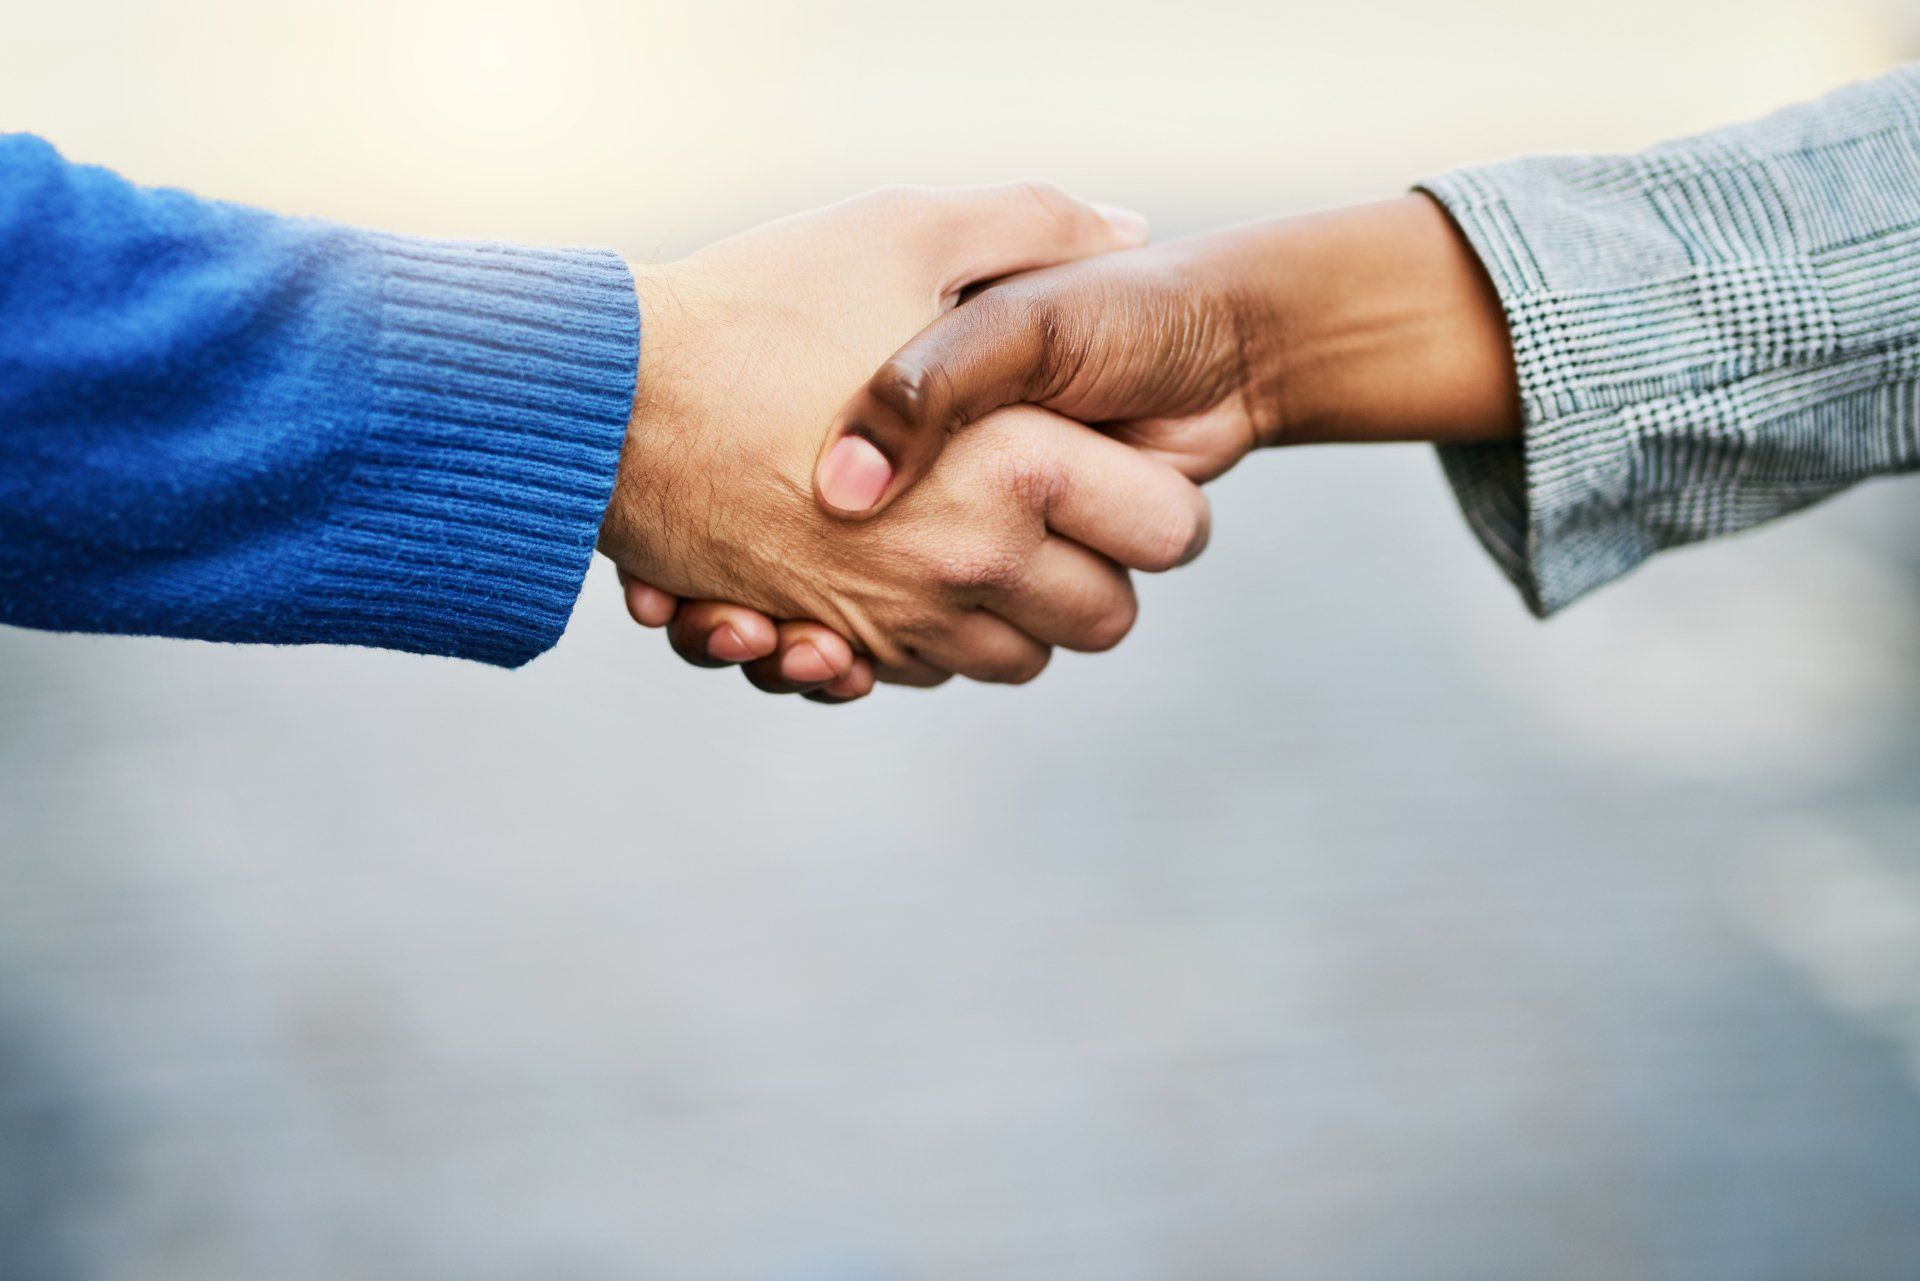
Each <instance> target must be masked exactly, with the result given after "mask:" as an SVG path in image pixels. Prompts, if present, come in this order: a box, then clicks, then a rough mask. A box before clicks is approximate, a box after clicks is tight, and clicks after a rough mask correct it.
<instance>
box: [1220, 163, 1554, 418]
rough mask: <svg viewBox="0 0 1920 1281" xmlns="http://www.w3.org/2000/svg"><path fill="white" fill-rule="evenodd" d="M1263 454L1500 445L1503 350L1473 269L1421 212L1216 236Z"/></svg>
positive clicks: (1379, 211) (1516, 412) (1376, 210)
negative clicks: (1375, 445) (1422, 444)
mask: <svg viewBox="0 0 1920 1281" xmlns="http://www.w3.org/2000/svg"><path fill="white" fill-rule="evenodd" d="M1225 236H1226V237H1228V238H1243V239H1244V241H1245V243H1242V244H1240V245H1237V246H1235V247H1234V248H1235V249H1236V252H1235V253H1234V255H1233V257H1234V259H1235V260H1236V261H1237V262H1238V263H1240V264H1243V265H1247V266H1250V267H1252V268H1253V269H1252V270H1250V271H1247V272H1246V273H1245V274H1244V277H1243V280H1244V284H1243V287H1242V288H1241V289H1240V291H1239V292H1238V294H1237V297H1238V298H1239V299H1240V302H1239V304H1238V305H1239V308H1240V309H1241V311H1242V314H1243V315H1244V316H1245V317H1246V319H1245V320H1244V321H1243V323H1242V333H1243V335H1244V341H1245V343H1246V345H1247V347H1248V349H1249V350H1248V356H1247V361H1248V366H1249V369H1248V372H1249V375H1250V383H1251V388H1250V391H1251V399H1252V400H1253V401H1254V403H1255V404H1256V406H1264V411H1256V420H1257V421H1258V422H1259V425H1260V429H1261V437H1262V440H1263V443H1266V444H1280V445H1286V444H1308V443H1317V442H1331V441H1345V442H1358V441H1438V442H1452V441H1471V440H1503V439H1510V438H1512V437H1514V436H1517V435H1518V434H1519V431H1520V407H1519V396H1518V392H1517V389H1516V379H1515V374H1514V362H1513V349H1512V344H1511V342H1510V340H1509V338H1508V334H1507V325H1506V320H1505V317H1504V315H1503V314H1502V311H1501V306H1500V299H1499V296H1498V295H1497V294H1496V293H1495V292H1494V289H1493V285H1492V283H1491V281H1489V280H1488V278H1487V274H1486V271H1485V269H1484V268H1483V267H1482V266H1481V265H1480V261H1479V259H1478V258H1477V257H1476V256H1475V255H1474V253H1473V250H1472V249H1471V248H1470V247H1469V246H1468V244H1467V243H1466V241H1465V239H1464V238H1463V237H1462V236H1461V234H1460V232H1459V230H1458V228H1456V227H1455V226H1454V224H1453V221H1452V220H1451V219H1450V218H1449V217H1448V216H1447V214H1446V213H1445V211H1444V210H1442V209H1441V208H1440V206H1439V205H1438V204H1436V203H1435V202H1434V201H1433V200H1432V199H1430V198H1429V197H1427V196H1424V195H1410V196H1406V197H1403V198H1401V199H1398V200H1392V201H1387V202H1384V203H1380V204H1370V205H1360V206H1356V207H1354V208H1350V209H1341V210H1335V211H1332V212H1328V213H1322V214H1313V215H1309V216H1306V217H1300V218H1288V219H1283V220H1279V221H1276V222H1271V223H1266V224H1261V225H1260V226H1257V227H1253V228H1247V229H1243V230H1238V231H1233V232H1228V233H1225Z"/></svg>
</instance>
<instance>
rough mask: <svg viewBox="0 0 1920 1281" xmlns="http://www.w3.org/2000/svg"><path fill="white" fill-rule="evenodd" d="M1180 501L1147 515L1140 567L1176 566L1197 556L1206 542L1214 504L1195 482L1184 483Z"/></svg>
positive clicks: (1161, 568) (1163, 568)
mask: <svg viewBox="0 0 1920 1281" xmlns="http://www.w3.org/2000/svg"><path fill="white" fill-rule="evenodd" d="M1185 489H1186V491H1187V492H1185V493H1183V494H1182V495H1181V496H1180V498H1179V500H1178V501H1175V502H1169V503H1167V504H1165V505H1164V506H1163V507H1162V508H1161V509H1160V510H1159V511H1158V512H1156V513H1154V514H1153V515H1152V516H1151V517H1149V518H1148V523H1147V526H1146V528H1145V529H1144V530H1143V531H1142V534H1141V540H1140V546H1141V561H1142V563H1141V565H1140V568H1141V569H1144V570H1147V571H1149V572H1152V573H1161V572H1164V571H1166V570H1169V569H1177V568H1178V567H1180V566H1181V565H1185V564H1187V563H1188V562H1189V561H1191V560H1193V558H1194V557H1196V556H1198V555H1199V554H1200V553H1201V552H1202V551H1203V550H1205V548H1206V545H1207V538H1208V535H1209V532H1210V530H1211V527H1212V507H1211V505H1210V504H1209V503H1208V502H1207V497H1206V495H1205V494H1202V493H1201V492H1200V491H1199V489H1197V488H1195V487H1194V486H1191V485H1187V486H1185Z"/></svg>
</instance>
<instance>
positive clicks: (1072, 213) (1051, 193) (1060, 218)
mask: <svg viewBox="0 0 1920 1281" xmlns="http://www.w3.org/2000/svg"><path fill="white" fill-rule="evenodd" d="M1013 189H1014V191H1015V192H1017V193H1018V194H1019V196H1020V197H1021V198H1022V199H1023V200H1025V201H1027V202H1028V203H1030V204H1032V205H1033V206H1034V207H1035V208H1037V209H1038V210H1039V211H1040V215H1041V217H1042V218H1044V219H1046V220H1047V221H1048V222H1050V223H1052V224H1053V225H1055V226H1057V227H1059V228H1060V229H1061V230H1063V231H1077V230H1079V229H1080V228H1081V227H1083V226H1085V225H1086V224H1087V222H1089V221H1090V220H1091V219H1092V218H1093V216H1094V215H1093V211H1092V210H1091V209H1089V208H1087V207H1086V206H1085V205H1083V204H1081V203H1080V202H1079V201H1078V200H1075V199H1074V198H1073V197H1072V196H1070V195H1068V194H1067V193H1066V192H1065V191H1063V190H1061V189H1060V188H1059V187H1058V186H1057V185H1055V184H1054V183H1051V182H1045V181H1042V180H1041V179H1038V178H1029V179H1027V180H1026V181H1024V182H1017V183H1015V184H1013Z"/></svg>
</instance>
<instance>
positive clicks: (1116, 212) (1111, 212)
mask: <svg viewBox="0 0 1920 1281" xmlns="http://www.w3.org/2000/svg"><path fill="white" fill-rule="evenodd" d="M1093 207H1094V209H1095V210H1096V211H1098V213H1099V214H1100V216H1101V217H1102V218H1105V219H1106V220H1107V225H1108V226H1109V227H1112V228H1113V229H1114V230H1115V231H1117V232H1119V233H1120V234H1121V235H1123V236H1125V237H1127V238H1128V239H1129V240H1138V241H1140V242H1141V243H1143V244H1144V243H1145V242H1146V239H1147V216H1146V215H1145V214H1142V213H1135V212H1134V211H1133V210H1131V209H1122V208H1121V207H1120V206H1119V205H1103V204H1098V203H1096V204H1095V205H1094V206H1093Z"/></svg>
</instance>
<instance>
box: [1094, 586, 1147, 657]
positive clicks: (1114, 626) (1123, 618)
mask: <svg viewBox="0 0 1920 1281" xmlns="http://www.w3.org/2000/svg"><path fill="white" fill-rule="evenodd" d="M1139 618H1140V602H1139V601H1138V600H1136V599H1135V598H1134V596H1133V594H1132V593H1131V592H1129V593H1128V594H1127V599H1126V601H1125V602H1124V603H1122V604H1120V605H1117V606H1115V607H1113V608H1111V609H1109V610H1107V611H1106V612H1105V613H1103V614H1101V615H1100V616H1099V617H1098V618H1095V619H1094V620H1093V621H1092V622H1091V623H1089V624H1088V625H1087V629H1086V632H1085V634H1084V635H1083V636H1082V638H1081V639H1082V642H1083V643H1084V644H1085V645H1086V648H1087V652H1088V653H1090V654H1102V653H1105V652H1106V651H1107V650H1110V649H1112V648H1113V647H1114V646H1115V645H1118V644H1119V643H1120V642H1121V641H1123V640H1125V639H1126V638H1127V634H1128V633H1129V632H1131V631H1132V630H1133V625H1134V623H1135V622H1137V621H1139Z"/></svg>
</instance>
